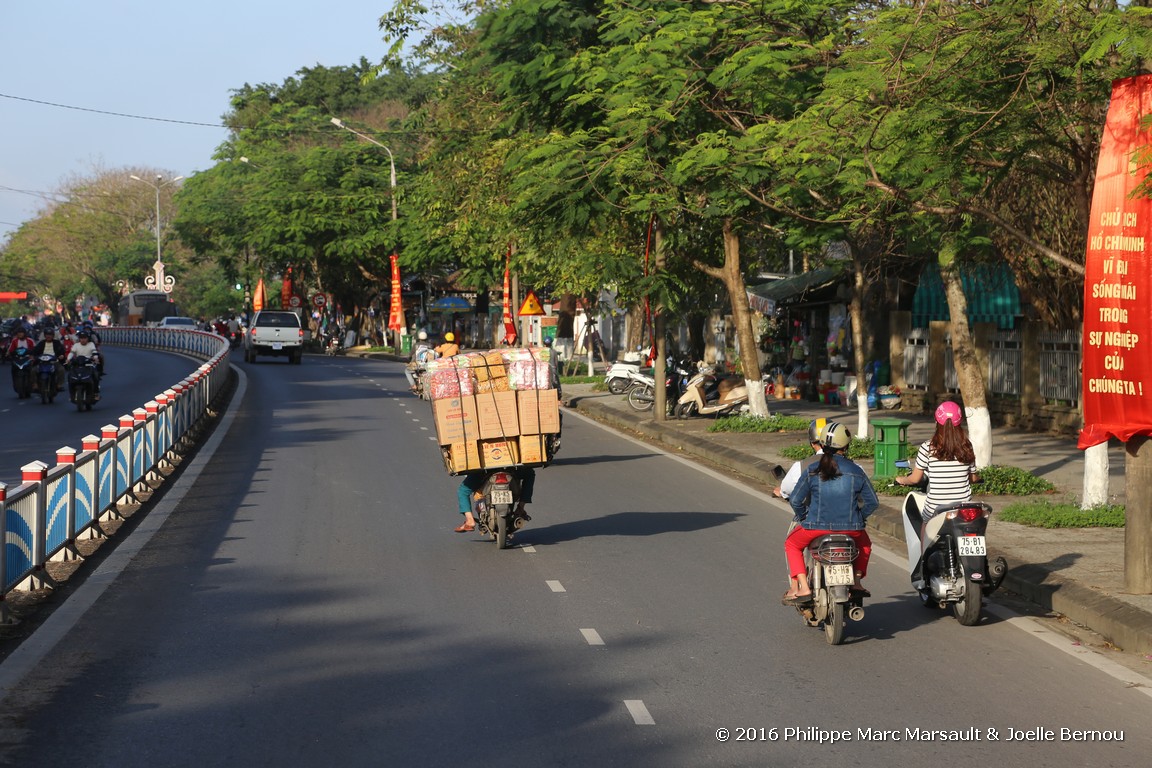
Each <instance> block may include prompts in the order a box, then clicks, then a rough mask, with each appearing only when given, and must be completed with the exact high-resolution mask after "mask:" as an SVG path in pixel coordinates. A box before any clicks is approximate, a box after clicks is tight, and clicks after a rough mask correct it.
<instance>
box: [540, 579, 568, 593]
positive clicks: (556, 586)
mask: <svg viewBox="0 0 1152 768" xmlns="http://www.w3.org/2000/svg"><path fill="white" fill-rule="evenodd" d="M544 583H545V584H547V585H548V589H550V590H552V591H553V592H566V591H567V590H566V589H564V585H563V584H561V583H560V582H558V581H546V582H544Z"/></svg>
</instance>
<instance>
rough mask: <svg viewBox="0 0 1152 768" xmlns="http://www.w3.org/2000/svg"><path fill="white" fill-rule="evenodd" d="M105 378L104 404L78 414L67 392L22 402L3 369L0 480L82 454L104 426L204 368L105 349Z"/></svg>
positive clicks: (174, 358) (184, 360)
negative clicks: (63, 453)
mask: <svg viewBox="0 0 1152 768" xmlns="http://www.w3.org/2000/svg"><path fill="white" fill-rule="evenodd" d="M104 354H105V357H106V362H105V373H106V375H105V377H104V380H103V381H102V382H101V383H100V395H101V399H100V402H99V403H97V404H95V405H94V406H92V410H91V411H84V412H80V411H77V410H76V406H74V405H72V404H71V403H70V402H68V393H67V391H66V390H65V391H63V392H61V393H60V394H58V395H57V396H56V400H55V401H54V402H52V403H49V404H47V405H45V404H43V403H41V402H40V396H39V395H38V394H33V396H32V397H31V398H30V399H27V400H21V399H20V398H19V397H17V395H16V392H15V390H13V388H12V372H11V370H10V368H11V366H10V365H2V366H0V424H2V425H3V430H4V439H3V440H0V481H3V482H5V483H8V485H9V486H15V485H19V483H20V467H22V466H23V465H25V464H27V463H29V462H31V461H43V462H44V463H45V464H48V465H49V466H53V465H55V464H56V450H57V449H58V448H62V447H65V446H67V447H70V448H75V449H76V450H80V447H81V444H82V442H83V438H84V437H85V436H86V435H99V434H100V428H101V427H103V426H104V425H106V424H116V423H117V422H118V420H119V418H120V416H122V415H124V414H131V413H132V410H133V409H134V408H141V407H143V405H144V403H146V402H148V401H149V400H151V399H152V398H154V397H155V396H156V395H158V394H160V393H162V392H163V391H164V390H166V389H168V388H170V387H171V386H172V385H173V384H175V383H176V382H178V381H180V380H181V379H183V378H184V377H186V376H187V375H188V374H190V373H192V372H193V371H195V370H196V369H197V368H198V367H199V366H200V364H201V363H200V361H199V360H195V359H193V358H190V357H185V356H183V355H177V354H172V353H167V352H154V351H149V350H141V349H129V348H127V347H107V348H106V349H105V350H104Z"/></svg>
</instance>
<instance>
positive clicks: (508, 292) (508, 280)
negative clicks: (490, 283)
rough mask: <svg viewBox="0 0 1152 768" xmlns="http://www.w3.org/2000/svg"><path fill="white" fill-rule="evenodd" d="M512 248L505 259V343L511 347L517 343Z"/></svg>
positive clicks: (509, 247) (509, 248) (510, 247)
mask: <svg viewBox="0 0 1152 768" xmlns="http://www.w3.org/2000/svg"><path fill="white" fill-rule="evenodd" d="M511 261H512V246H508V255H507V256H505V257H504V343H505V344H507V345H509V346H511V345H513V344H515V343H516V322H515V320H513V319H512V270H511V268H510V262H511Z"/></svg>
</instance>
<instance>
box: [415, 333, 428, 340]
mask: <svg viewBox="0 0 1152 768" xmlns="http://www.w3.org/2000/svg"><path fill="white" fill-rule="evenodd" d="M416 338H417V339H419V340H420V341H428V332H427V331H420V333H418V334H416Z"/></svg>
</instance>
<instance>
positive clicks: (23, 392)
mask: <svg viewBox="0 0 1152 768" xmlns="http://www.w3.org/2000/svg"><path fill="white" fill-rule="evenodd" d="M33 376H34V373H33V371H32V353H31V352H29V351H28V350H27V349H24V348H21V349H18V350H16V353H15V354H14V355H13V356H12V388H13V389H15V390H16V395H17V397H19V398H20V399H21V400H23V399H25V398H27V397H31V396H32V377H33Z"/></svg>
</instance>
